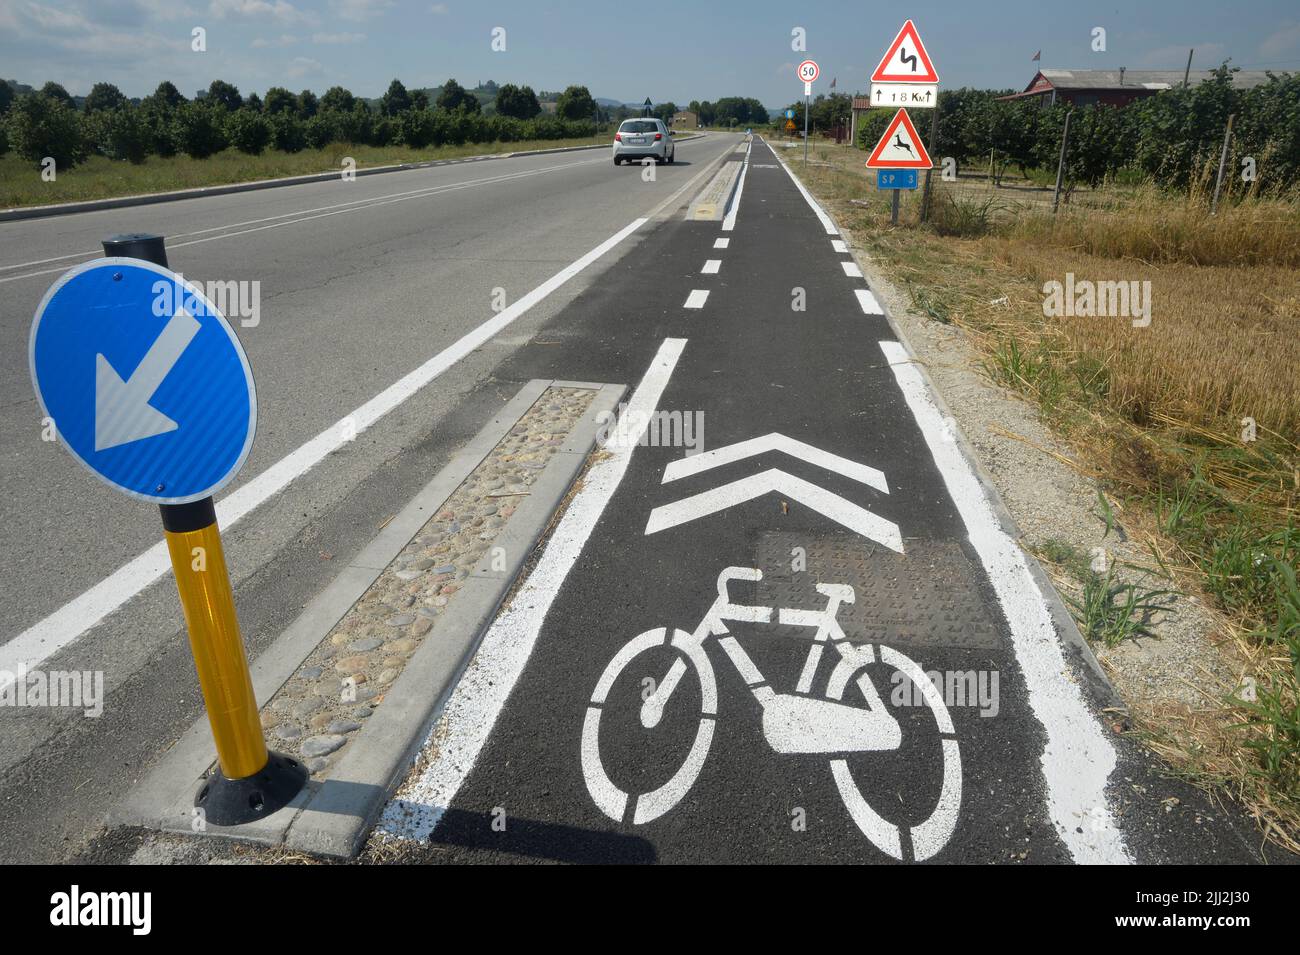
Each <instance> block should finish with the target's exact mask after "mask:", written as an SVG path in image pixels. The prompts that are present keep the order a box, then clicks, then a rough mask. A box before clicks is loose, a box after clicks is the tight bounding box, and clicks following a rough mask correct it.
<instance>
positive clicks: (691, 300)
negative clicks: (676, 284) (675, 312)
mask: <svg viewBox="0 0 1300 955" xmlns="http://www.w3.org/2000/svg"><path fill="white" fill-rule="evenodd" d="M708 298H709V290H708V289H702V288H696V289H691V294H690V295H688V296H686V304H685V305H683V306H682V308H703V307H704V303H705V302H706V301H708Z"/></svg>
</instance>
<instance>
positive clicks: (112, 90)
mask: <svg viewBox="0 0 1300 955" xmlns="http://www.w3.org/2000/svg"><path fill="white" fill-rule="evenodd" d="M125 105H126V97H125V96H123V95H122V91H121V90H120V89H118V88H117V87H116V86H114V85H113V84H112V83H96V84H95V85H94V86H92V87H91V88H90V93H89V94H87V96H86V102H85V103H84V104H83V106H82V109H84V110H85V111H86V112H87V113H93V112H96V111H97V110H101V109H117V108H118V107H120V106H125Z"/></svg>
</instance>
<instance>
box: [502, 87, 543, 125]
mask: <svg viewBox="0 0 1300 955" xmlns="http://www.w3.org/2000/svg"><path fill="white" fill-rule="evenodd" d="M496 110H497V112H498V113H499V114H500V115H502V116H513V117H514V118H515V119H532V118H533V117H534V116H536V115H537V114H538V113H540V112H541V111H542V104H541V103H539V102H538V101H537V94H536V93H534V92H533V88H532V87H531V86H516V85H515V84H514V83H506V84H505V85H504V86H502V87H501V89H499V90H498V91H497V99H496Z"/></svg>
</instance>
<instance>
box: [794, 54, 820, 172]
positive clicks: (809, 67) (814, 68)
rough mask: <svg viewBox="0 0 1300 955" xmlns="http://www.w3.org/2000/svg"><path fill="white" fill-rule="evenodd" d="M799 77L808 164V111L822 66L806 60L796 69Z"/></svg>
mask: <svg viewBox="0 0 1300 955" xmlns="http://www.w3.org/2000/svg"><path fill="white" fill-rule="evenodd" d="M795 73H797V74H798V76H799V79H801V80H803V163H804V165H805V166H806V165H808V113H809V112H810V111H811V108H812V85H813V83H815V82H816V81H817V77H818V76H820V75H821V67H819V66H818V65H817V61H816V60H804V61H803V62H802V63H800V64H799V66H798V67H797V68H796V69H795Z"/></svg>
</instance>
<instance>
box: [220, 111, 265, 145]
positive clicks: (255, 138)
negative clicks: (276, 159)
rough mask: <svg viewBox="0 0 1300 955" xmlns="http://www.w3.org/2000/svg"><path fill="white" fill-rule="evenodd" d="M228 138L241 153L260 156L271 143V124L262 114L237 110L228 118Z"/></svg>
mask: <svg viewBox="0 0 1300 955" xmlns="http://www.w3.org/2000/svg"><path fill="white" fill-rule="evenodd" d="M226 138H227V139H228V140H230V145H232V146H234V147H235V148H236V149H238V150H239V151H240V152H241V153H248V154H249V155H250V156H260V155H261V154H262V153H263V152H264V151H265V150H266V147H267V144H269V143H270V142H271V124H270V122H268V121H267V118H266V117H265V116H263V115H262V114H261V113H255V112H253V111H252V110H248V109H237V110H235V111H234V112H233V113H231V114H229V116H227V117H226Z"/></svg>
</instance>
